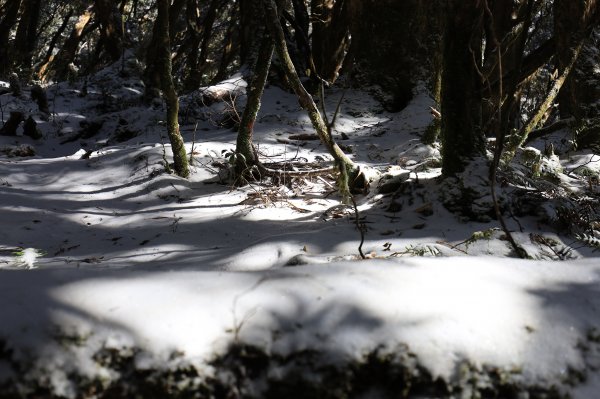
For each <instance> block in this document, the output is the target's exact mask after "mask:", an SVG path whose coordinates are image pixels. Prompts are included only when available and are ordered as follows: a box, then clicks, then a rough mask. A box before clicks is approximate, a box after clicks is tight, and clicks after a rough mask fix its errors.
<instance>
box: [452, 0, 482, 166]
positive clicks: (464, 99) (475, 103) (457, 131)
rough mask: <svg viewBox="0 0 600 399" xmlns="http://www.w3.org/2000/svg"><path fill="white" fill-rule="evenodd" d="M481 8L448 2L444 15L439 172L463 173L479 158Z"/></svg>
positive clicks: (474, 1) (456, 0)
mask: <svg viewBox="0 0 600 399" xmlns="http://www.w3.org/2000/svg"><path fill="white" fill-rule="evenodd" d="M482 19H483V6H482V5H481V2H480V1H478V0H468V1H465V0H452V1H451V2H450V3H449V9H448V12H447V23H446V34H445V38H444V61H443V63H444V64H443V77H442V96H441V97H442V132H441V138H442V173H443V175H444V176H452V175H455V174H457V173H460V172H462V171H463V170H464V167H465V164H466V163H467V162H468V160H469V159H470V158H472V157H474V156H477V155H482V154H483V151H484V137H483V133H482V130H481V100H482V82H481V77H480V76H479V74H478V69H479V68H480V67H481V65H480V60H481V54H480V51H479V50H480V49H481V35H482V29H483V27H482Z"/></svg>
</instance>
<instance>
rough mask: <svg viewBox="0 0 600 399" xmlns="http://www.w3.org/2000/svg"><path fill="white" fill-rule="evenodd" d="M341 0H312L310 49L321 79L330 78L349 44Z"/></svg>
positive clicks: (339, 66) (329, 80) (335, 74)
mask: <svg viewBox="0 0 600 399" xmlns="http://www.w3.org/2000/svg"><path fill="white" fill-rule="evenodd" d="M346 3H347V2H345V1H335V0H312V1H311V17H312V27H313V31H312V52H313V60H314V63H315V67H316V68H317V70H316V71H315V72H316V73H317V74H318V75H319V76H320V77H321V78H322V79H324V80H326V81H328V82H334V81H335V80H336V79H337V77H338V75H339V72H340V69H341V68H342V64H343V63H344V58H345V57H346V53H347V52H348V48H349V46H350V24H349V20H348V15H347V6H346Z"/></svg>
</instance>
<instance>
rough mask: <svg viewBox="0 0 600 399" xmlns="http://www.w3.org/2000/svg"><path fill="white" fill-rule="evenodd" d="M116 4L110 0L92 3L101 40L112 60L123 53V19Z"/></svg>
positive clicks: (97, 0)
mask: <svg viewBox="0 0 600 399" xmlns="http://www.w3.org/2000/svg"><path fill="white" fill-rule="evenodd" d="M117 6H118V4H117V3H116V2H114V1H112V0H95V5H94V10H95V12H96V16H97V18H98V20H99V22H100V27H101V29H100V33H101V41H102V43H103V44H104V48H105V49H106V51H107V53H108V55H109V56H110V58H111V60H112V61H113V62H114V61H117V60H118V59H119V58H121V55H123V39H124V36H123V35H124V29H123V20H122V15H121V13H120V11H119V8H118V7H117Z"/></svg>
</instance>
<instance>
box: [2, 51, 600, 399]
mask: <svg viewBox="0 0 600 399" xmlns="http://www.w3.org/2000/svg"><path fill="white" fill-rule="evenodd" d="M138 76H139V75H138V73H137V69H136V65H135V62H134V61H133V60H131V59H130V60H128V61H127V62H126V63H122V64H121V63H118V64H116V65H115V66H113V67H111V68H107V69H105V70H103V71H101V72H99V73H97V74H95V75H93V76H92V77H90V78H89V79H88V80H86V82H83V81H81V82H79V81H77V82H63V83H58V84H54V85H51V86H49V87H48V88H47V93H48V97H49V102H50V110H51V115H49V116H46V115H43V114H41V113H39V112H38V111H37V106H36V104H35V103H34V102H32V101H31V100H30V99H29V93H28V90H25V91H24V93H23V96H21V97H17V98H16V97H13V96H12V95H10V94H4V95H2V96H0V105H1V109H2V118H3V120H4V121H5V120H7V118H8V116H9V114H10V111H14V110H18V111H21V112H24V113H25V114H26V115H31V116H32V117H33V119H34V120H35V121H36V122H37V124H38V125H37V126H38V128H39V129H40V131H41V133H42V135H43V138H42V139H39V140H33V139H30V138H28V137H25V136H22V135H19V136H12V137H8V136H0V154H2V155H0V213H1V219H0V221H1V226H2V228H1V229H0V307H1V309H2V312H1V313H0V318H1V323H0V398H5V397H6V398H8V397H10V398H12V397H69V398H71V397H83V398H86V397H111V398H113V397H135V395H138V396H139V397H144V398H148V397H157V398H158V397H223V398H226V397H227V398H233V397H243V398H246V397H255V398H261V397H272V398H282V397H286V398H293V397H298V398H300V397H302V398H312V397H315V398H316V397H323V398H345V397H352V398H359V397H361V398H363V397H364V398H386V397H420V398H434V397H461V398H462V397H465V398H466V397H490V398H505V397H507V398H511V397H514V398H525V397H531V398H535V397H575V398H586V399H587V398H590V399H591V398H595V397H597V394H596V393H597V392H600V295H599V294H600V263H599V262H598V256H599V255H600V252H599V251H597V250H595V247H594V245H598V243H597V241H598V239H597V236H596V238H595V236H594V234H596V233H597V231H598V230H600V227H599V219H598V198H599V196H600V195H599V192H600V188H599V187H598V184H597V177H598V175H599V174H600V156H599V155H595V154H594V153H592V152H590V151H579V152H577V151H574V150H569V149H568V143H569V133H568V132H566V131H559V132H557V133H555V134H554V135H553V136H552V137H550V138H548V137H546V138H545V139H544V140H538V142H535V143H532V147H531V148H529V149H528V150H526V151H520V152H519V154H518V157H517V162H515V164H514V166H513V167H511V168H507V169H506V170H504V171H503V172H502V174H501V176H502V177H503V178H504V183H503V184H502V185H501V186H499V190H500V195H501V198H502V204H503V205H502V206H503V208H504V209H505V210H506V212H505V215H506V220H507V223H508V225H509V228H510V230H511V231H512V232H513V235H514V236H515V238H516V239H517V241H518V242H519V243H520V244H521V245H522V246H523V248H525V249H526V251H527V253H528V255H529V256H530V257H531V258H532V259H531V260H517V259H516V258H515V257H514V254H513V252H512V250H511V247H510V245H509V244H508V242H507V241H506V237H505V235H504V233H503V232H502V230H500V229H499V225H498V222H497V221H496V220H494V218H493V217H492V215H493V207H492V205H493V204H492V202H491V199H490V196H489V183H488V181H487V165H486V163H485V162H484V161H482V162H479V163H474V164H473V165H472V166H471V167H470V168H469V169H468V170H467V171H466V172H465V173H464V174H463V176H461V179H456V180H446V181H442V180H440V168H439V166H440V157H439V151H438V149H437V148H436V147H435V146H434V147H432V146H426V145H424V144H422V143H421V140H420V137H421V135H422V134H423V133H424V131H425V129H426V128H427V126H428V125H429V124H430V122H431V115H430V111H429V107H430V106H432V105H433V102H432V100H431V99H430V98H429V97H428V95H427V93H426V92H425V90H419V89H417V90H416V95H415V98H414V100H413V101H412V102H411V103H410V105H409V106H408V107H407V108H406V109H404V110H403V111H401V112H399V113H387V112H385V111H384V110H383V107H382V106H381V105H380V104H379V102H377V101H376V100H374V99H373V97H372V96H371V94H372V92H373V90H375V89H373V90H371V91H370V93H371V94H369V93H367V92H365V91H358V90H348V91H346V93H345V95H344V97H343V99H342V107H341V114H340V115H339V118H338V120H337V123H336V126H335V131H334V133H335V136H336V139H337V140H338V142H339V144H340V145H341V146H342V148H343V149H344V150H345V151H347V152H348V153H349V154H351V156H352V158H353V159H354V160H355V161H356V162H358V163H359V164H360V165H361V166H362V167H363V168H364V170H365V171H366V172H367V173H368V175H369V176H371V177H372V185H371V190H370V192H369V193H368V194H365V195H357V196H356V201H357V205H358V211H359V213H358V215H357V214H356V213H355V212H354V209H353V207H347V206H344V205H342V204H341V203H340V198H339V197H338V195H337V194H336V192H335V181H334V179H333V178H332V177H331V176H321V177H312V178H294V179H290V180H289V181H281V182H279V184H274V183H273V182H264V183H254V184H250V185H245V186H241V187H237V186H236V185H235V184H233V183H232V182H231V180H230V179H229V176H228V165H229V164H228V156H229V155H230V154H231V152H232V151H233V150H234V149H235V139H236V133H235V130H234V129H232V128H231V125H230V123H231V119H232V118H233V119H235V115H236V112H237V113H241V111H242V109H243V96H242V95H240V96H239V98H236V99H232V101H229V102H224V103H216V104H212V105H210V106H204V105H203V104H201V99H202V98H203V93H204V94H205V91H202V90H200V91H197V92H194V93H191V94H189V95H185V96H182V97H181V102H182V107H181V117H180V122H181V125H182V126H181V130H182V134H183V135H184V138H185V140H186V145H187V149H188V153H189V154H191V155H192V161H193V166H192V175H191V177H190V178H189V179H187V180H186V179H181V178H178V177H176V176H174V175H171V174H168V173H166V171H165V162H164V160H165V159H170V148H169V146H168V144H167V143H168V140H167V138H166V128H165V126H164V115H165V110H164V105H163V104H162V103H161V102H160V101H157V102H155V103H153V104H152V105H150V106H148V105H144V104H143V103H142V101H141V96H142V92H143V87H142V85H141V82H140V80H139V77H138ZM222 85H224V86H232V87H239V88H240V89H243V86H244V82H243V81H242V80H240V79H236V78H233V79H231V80H230V81H227V82H224V83H223V84H222ZM212 89H214V88H212ZM212 89H210V88H209V89H206V90H212ZM341 96H342V90H331V91H330V92H329V93H328V94H327V106H328V107H327V108H328V109H329V110H331V111H333V110H334V109H335V107H336V104H337V102H338V101H339V99H340V97H341ZM234 104H235V105H234ZM313 133H314V132H313V130H312V127H311V125H310V121H309V120H308V117H307V116H306V114H305V113H304V112H303V111H302V110H301V109H300V107H299V106H298V102H297V100H296V99H295V97H294V96H293V95H291V94H289V93H287V92H285V91H283V90H281V89H280V88H277V87H269V88H268V89H267V92H266V94H265V98H264V99H263V107H262V109H261V112H260V114H259V122H258V123H257V125H256V126H255V141H256V144H257V145H258V150H259V153H260V154H261V156H262V159H263V162H267V163H271V164H273V165H276V166H278V167H282V168H284V167H285V168H291V167H300V166H301V165H304V166H310V167H318V166H326V165H329V163H328V162H329V161H331V157H330V156H329V155H328V154H327V153H326V151H325V150H324V148H323V147H322V146H321V145H320V144H319V142H318V140H313V138H314V134H313ZM550 142H552V143H553V145H554V148H555V151H556V152H557V153H558V154H560V157H558V156H556V155H549V156H547V157H546V156H544V155H543V154H544V150H545V149H547V148H548V144H549V143H550ZM563 147H564V148H563ZM536 148H537V149H536ZM165 157H166V158H165ZM357 218H358V219H357ZM361 229H362V230H363V231H364V244H363V245H362V247H361V249H362V251H363V252H364V253H365V254H366V258H367V259H365V260H361V258H360V256H359V243H360V241H361V233H360V230H361ZM590 229H591V230H590Z"/></svg>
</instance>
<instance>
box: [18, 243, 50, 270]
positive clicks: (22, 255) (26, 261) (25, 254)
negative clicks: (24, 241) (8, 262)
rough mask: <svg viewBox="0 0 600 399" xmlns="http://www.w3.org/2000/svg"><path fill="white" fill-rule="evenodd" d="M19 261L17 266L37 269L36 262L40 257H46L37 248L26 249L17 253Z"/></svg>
mask: <svg viewBox="0 0 600 399" xmlns="http://www.w3.org/2000/svg"><path fill="white" fill-rule="evenodd" d="M15 255H17V260H16V261H15V264H16V265H17V266H21V267H25V268H27V269H34V268H35V260H36V259H37V258H39V257H40V256H44V253H43V252H42V251H40V250H37V249H35V248H25V249H23V250H21V251H18V252H16V253H15Z"/></svg>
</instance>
